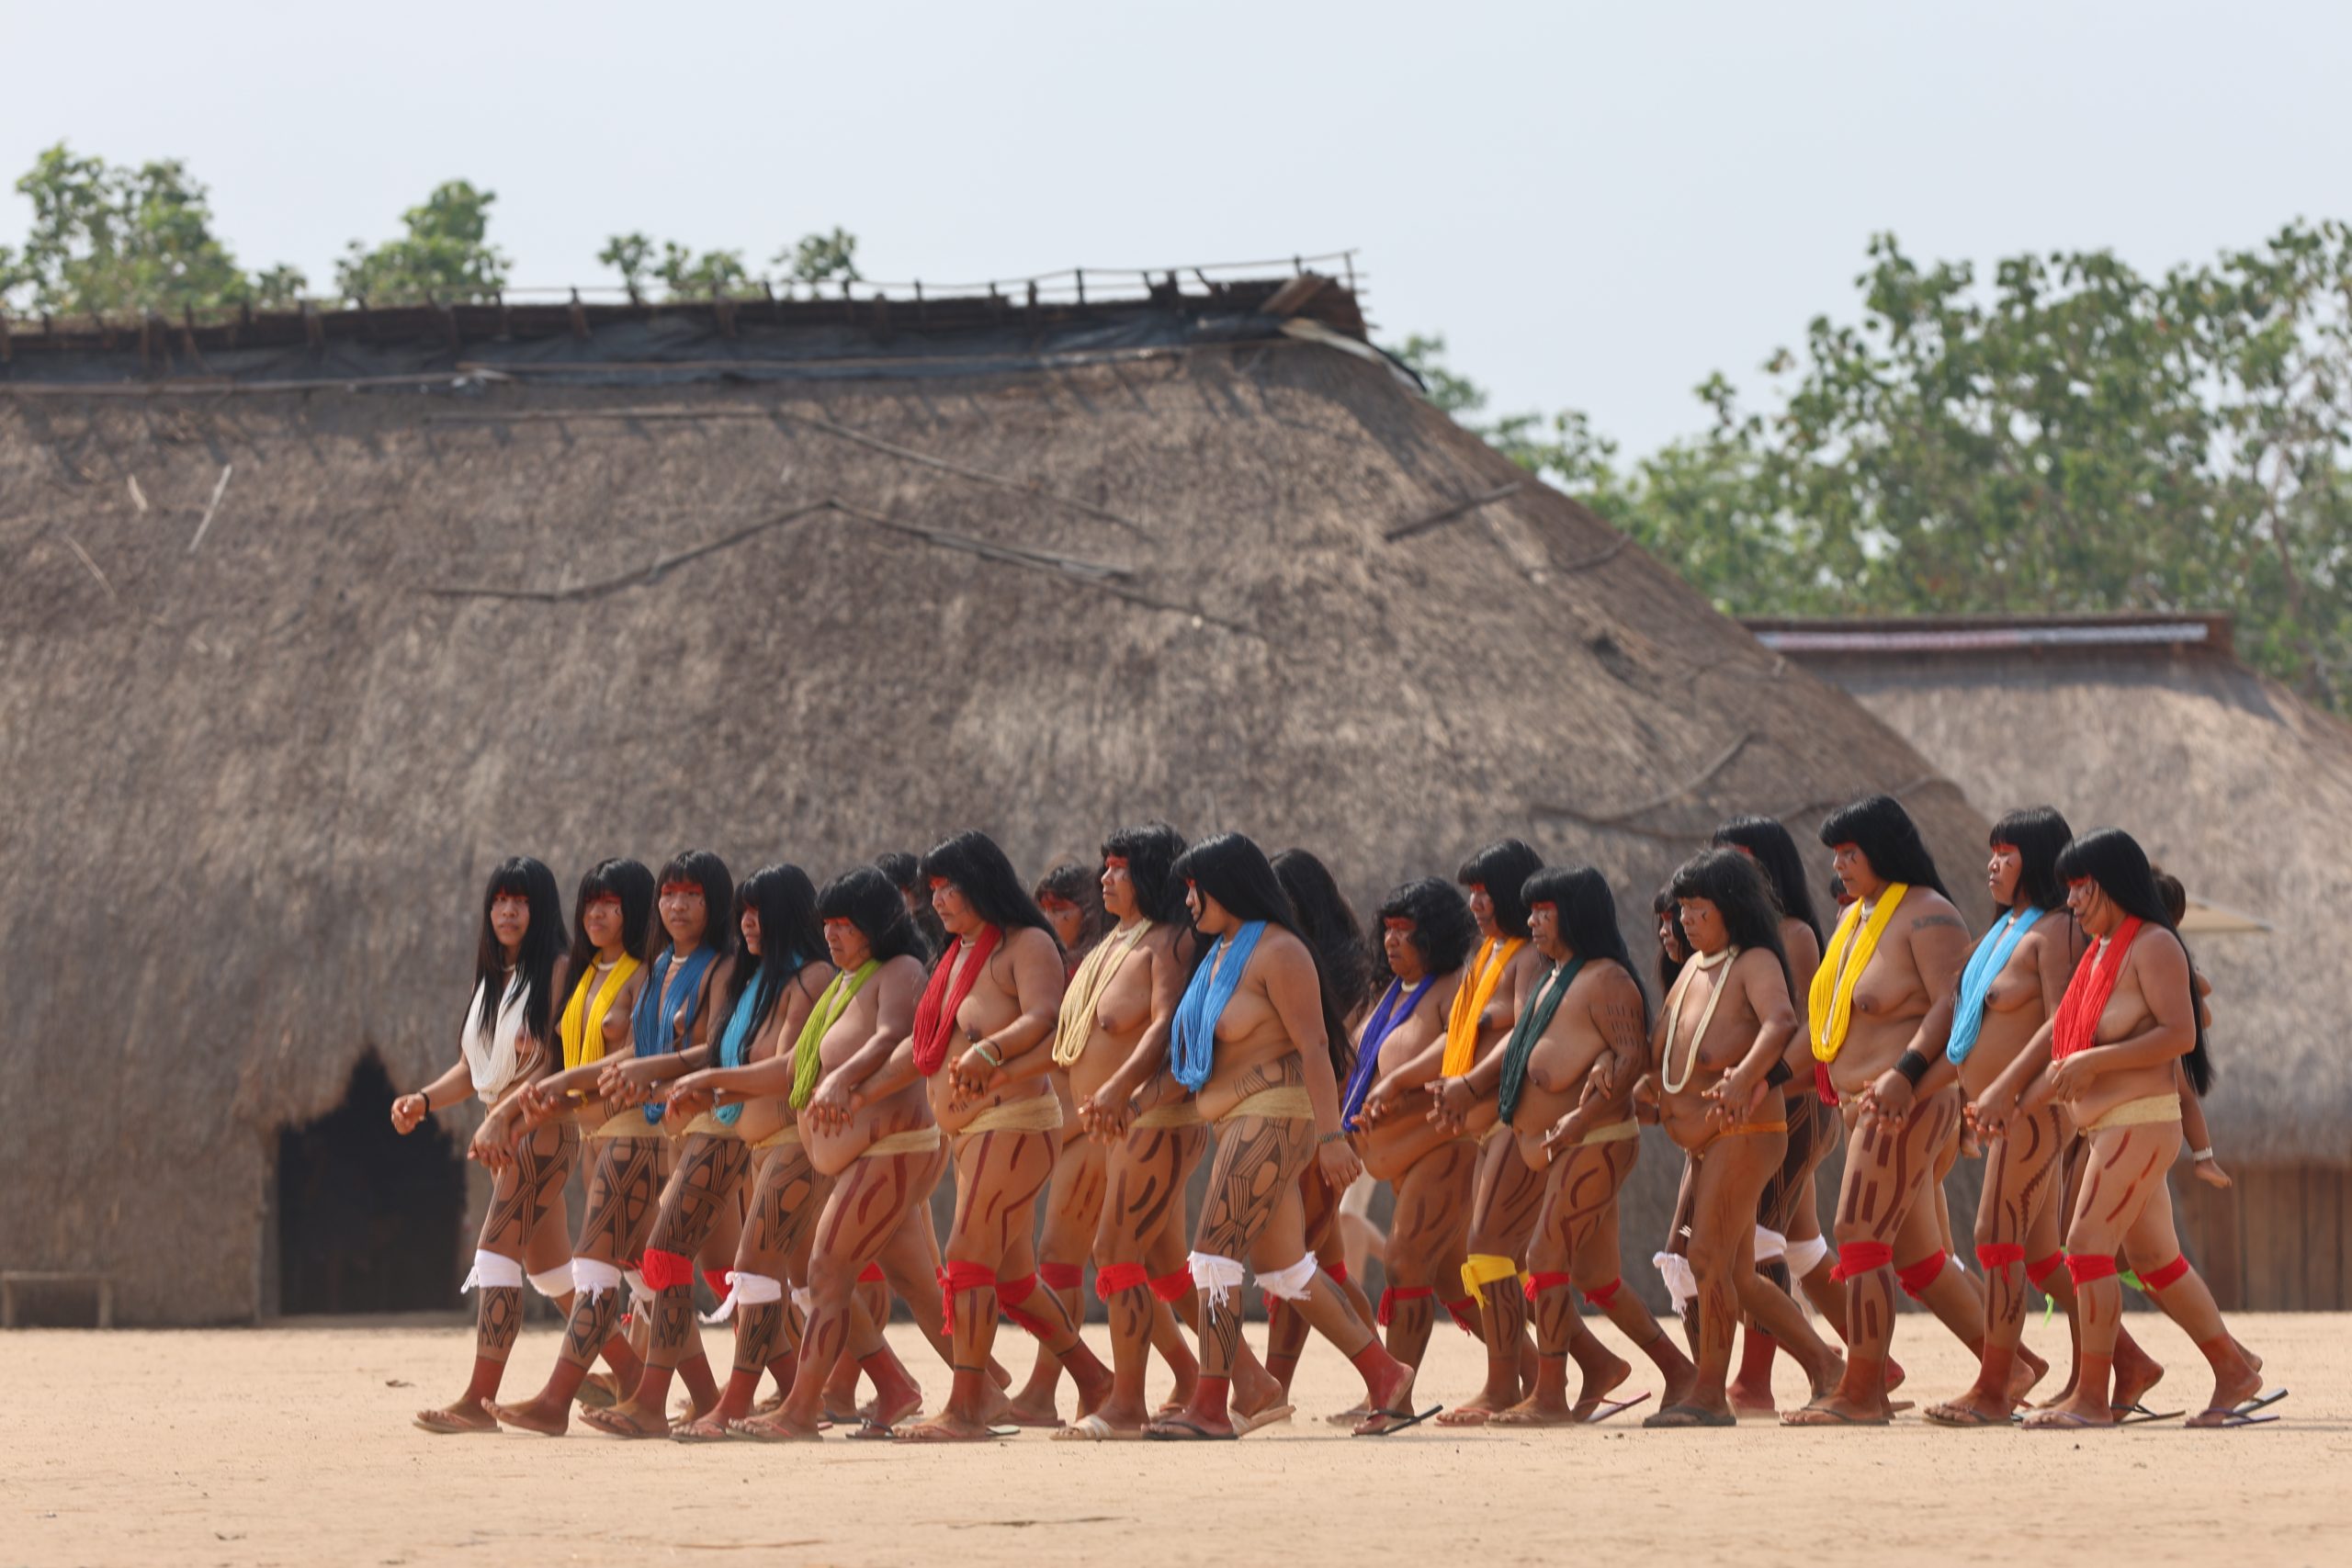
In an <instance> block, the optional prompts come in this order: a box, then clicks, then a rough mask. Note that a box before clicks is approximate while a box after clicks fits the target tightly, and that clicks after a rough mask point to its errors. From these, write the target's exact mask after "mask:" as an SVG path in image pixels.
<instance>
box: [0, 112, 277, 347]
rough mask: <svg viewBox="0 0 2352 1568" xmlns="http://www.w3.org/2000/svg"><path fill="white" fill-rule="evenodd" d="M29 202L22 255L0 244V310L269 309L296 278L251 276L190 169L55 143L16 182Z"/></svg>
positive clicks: (169, 161) (274, 270) (270, 273)
mask: <svg viewBox="0 0 2352 1568" xmlns="http://www.w3.org/2000/svg"><path fill="white" fill-rule="evenodd" d="M17 191H18V192H19V193H20V194H21V195H23V196H25V197H27V198H28V199H29V200H30V201H31V202H32V207H33V220H32V227H31V230H30V231H29V232H28V234H27V236H26V239H25V243H24V246H23V248H22V249H20V250H12V249H10V248H9V247H7V246H5V245H0V301H6V303H8V304H9V305H11V306H15V307H21V308H28V309H30V310H42V311H53V312H56V313H58V314H61V315H62V314H106V315H116V314H121V313H125V312H130V311H137V310H168V311H172V312H175V313H176V312H178V311H179V310H184V309H197V310H204V309H209V308H210V307H213V306H218V305H229V304H236V303H239V302H250V303H253V304H256V305H273V304H277V303H279V302H281V301H283V300H286V299H291V298H293V297H295V296H296V295H299V294H300V291H301V288H302V287H303V278H302V275H301V274H300V272H297V271H295V270H294V269H293V268H292V267H288V266H275V267H271V268H268V269H267V270H266V271H264V272H262V273H260V274H259V275H257V276H253V277H248V276H245V274H244V273H243V272H242V271H240V270H239V268H238V266H237V262H236V258H235V257H234V256H232V254H230V252H229V248H228V246H227V245H225V244H224V243H221V241H220V238H219V237H218V236H216V235H215V234H214V233H213V232H212V206H211V201H210V197H209V195H208V194H207V192H206V190H205V188H204V186H202V185H200V184H198V182H197V181H196V180H194V179H193V178H191V177H190V176H189V175H188V172H187V165H186V164H182V163H180V162H179V161H178V160H177V159H173V158H166V159H162V160H159V161H156V162H153V163H149V164H141V165H140V166H138V167H137V168H131V167H130V166H128V165H119V166H118V165H114V164H107V162H106V161H105V160H103V159H100V158H88V157H81V156H78V155H76V154H75V153H74V152H73V151H72V150H71V149H70V148H69V147H67V145H66V144H65V143H64V142H62V141H61V142H59V143H58V144H57V145H55V146H54V147H51V148H48V149H46V150H45V151H43V152H41V153H40V155H39V156H38V157H37V158H35V159H34V161H33V166H32V167H31V168H30V169H29V170H28V171H27V172H26V173H25V175H23V176H22V177H21V178H19V179H18V180H17Z"/></svg>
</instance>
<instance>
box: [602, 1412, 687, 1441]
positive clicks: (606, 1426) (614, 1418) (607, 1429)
mask: <svg viewBox="0 0 2352 1568" xmlns="http://www.w3.org/2000/svg"><path fill="white" fill-rule="evenodd" d="M580 1424H581V1425H582V1426H583V1427H587V1428H588V1429H589V1430H591V1431H594V1432H602V1433H604V1434H605V1436H606V1437H608V1438H628V1439H629V1440H631V1441H633V1442H634V1441H639V1440H642V1439H646V1438H666V1437H668V1436H669V1435H670V1434H669V1432H668V1430H667V1429H663V1430H661V1431H656V1430H654V1429H653V1428H652V1427H640V1426H639V1425H638V1424H637V1418H636V1417H635V1416H628V1415H624V1414H623V1413H622V1411H621V1409H620V1407H619V1406H618V1405H616V1406H614V1407H613V1408H612V1409H610V1410H586V1411H582V1412H581V1416H580Z"/></svg>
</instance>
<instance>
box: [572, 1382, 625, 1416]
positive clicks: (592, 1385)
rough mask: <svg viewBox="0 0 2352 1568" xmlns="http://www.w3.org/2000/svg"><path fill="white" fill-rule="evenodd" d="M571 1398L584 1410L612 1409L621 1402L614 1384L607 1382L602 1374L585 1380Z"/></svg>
mask: <svg viewBox="0 0 2352 1568" xmlns="http://www.w3.org/2000/svg"><path fill="white" fill-rule="evenodd" d="M571 1399H572V1403H573V1404H577V1405H579V1406H580V1407H581V1408H582V1410H610V1409H611V1408H612V1407H613V1406H614V1405H616V1404H619V1403H620V1402H621V1401H620V1396H619V1395H618V1394H616V1393H614V1392H613V1385H612V1384H611V1383H609V1382H605V1379H604V1377H603V1376H602V1375H601V1374H599V1375H597V1376H594V1377H590V1378H587V1379H585V1380H583V1381H582V1382H581V1384H580V1387H579V1389H578V1391H577V1392H575V1393H573V1394H572V1396H571Z"/></svg>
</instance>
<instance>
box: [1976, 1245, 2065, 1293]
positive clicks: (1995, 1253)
mask: <svg viewBox="0 0 2352 1568" xmlns="http://www.w3.org/2000/svg"><path fill="white" fill-rule="evenodd" d="M1976 1261H1977V1262H1978V1263H1980V1264H1982V1265H1983V1266H1984V1267H1985V1271H1986V1272H1987V1273H1990V1272H1991V1271H1992V1270H1993V1269H2006V1268H2007V1267H2008V1266H2009V1265H2010V1264H2012V1263H2022V1262H2024V1261H2025V1248H2024V1247H2019V1246H2018V1244H2017V1243H2016V1242H2013V1241H1987V1242H1980V1243H1979V1244H1978V1245H1977V1247H1976ZM2051 1267H2052V1268H2053V1269H2054V1268H2056V1267H2057V1259H2055V1258H2052V1260H2051ZM2031 1272H2032V1271H2031V1270H2030V1269H2029V1270H2028V1271H2027V1273H2028V1277H2029V1278H2030V1276H2031ZM2034 1282H2035V1283H2036V1284H2040V1283H2041V1281H2040V1280H2035V1281H2034Z"/></svg>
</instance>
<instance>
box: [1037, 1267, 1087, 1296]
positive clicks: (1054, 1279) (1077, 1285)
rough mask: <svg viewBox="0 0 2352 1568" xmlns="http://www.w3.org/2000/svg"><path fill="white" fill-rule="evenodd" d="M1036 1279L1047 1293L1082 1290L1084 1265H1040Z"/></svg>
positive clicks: (1084, 1281)
mask: <svg viewBox="0 0 2352 1568" xmlns="http://www.w3.org/2000/svg"><path fill="white" fill-rule="evenodd" d="M1037 1278H1038V1279H1039V1280H1041V1281H1043V1282H1044V1284H1045V1287H1046V1289H1047V1290H1049V1291H1076V1290H1082V1289H1083V1288H1085V1285H1086V1265H1085V1264H1083V1263H1040V1264H1038V1265H1037Z"/></svg>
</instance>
